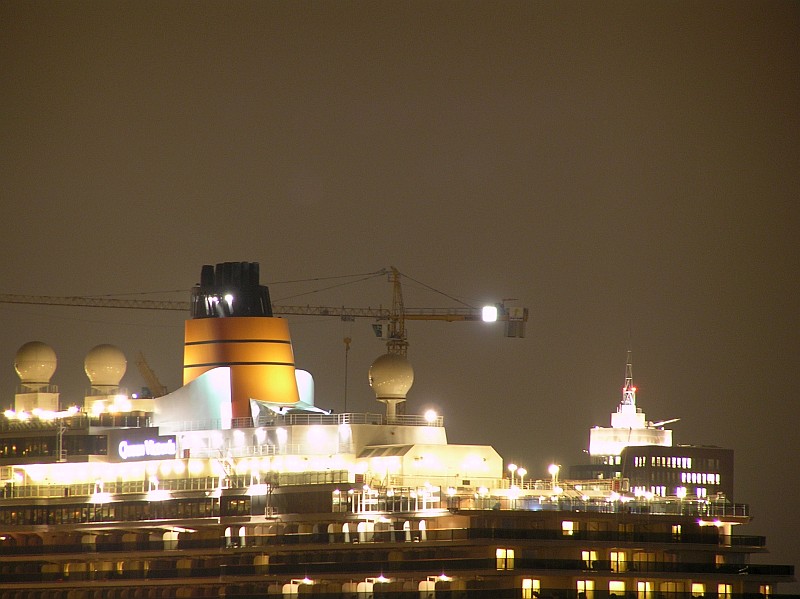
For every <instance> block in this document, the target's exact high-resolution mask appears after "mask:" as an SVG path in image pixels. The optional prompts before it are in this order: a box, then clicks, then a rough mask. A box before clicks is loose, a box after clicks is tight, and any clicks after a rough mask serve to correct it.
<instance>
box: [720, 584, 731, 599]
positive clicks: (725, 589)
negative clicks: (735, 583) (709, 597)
mask: <svg viewBox="0 0 800 599" xmlns="http://www.w3.org/2000/svg"><path fill="white" fill-rule="evenodd" d="M732 592H733V587H732V586H731V585H729V584H723V583H720V584H718V585H717V597H719V599H730V598H731V593H732Z"/></svg>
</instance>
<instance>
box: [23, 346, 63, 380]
mask: <svg viewBox="0 0 800 599" xmlns="http://www.w3.org/2000/svg"><path fill="white" fill-rule="evenodd" d="M57 364H58V360H57V359H56V352H55V351H54V350H53V348H52V347H50V346H49V345H47V344H46V343H42V342H41V341H31V342H29V343H26V344H25V345H23V346H22V347H20V348H19V349H18V350H17V355H16V357H15V358H14V369H15V370H16V371H17V375H19V380H20V381H21V382H22V384H23V385H27V386H31V385H47V384H49V383H50V378H51V377H52V376H53V373H54V372H55V371H56V366H57Z"/></svg>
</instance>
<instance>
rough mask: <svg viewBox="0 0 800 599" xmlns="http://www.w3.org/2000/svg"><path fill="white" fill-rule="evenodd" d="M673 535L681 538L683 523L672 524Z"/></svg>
mask: <svg viewBox="0 0 800 599" xmlns="http://www.w3.org/2000/svg"><path fill="white" fill-rule="evenodd" d="M672 536H673V537H674V538H675V539H680V538H681V525H680V524H673V525H672Z"/></svg>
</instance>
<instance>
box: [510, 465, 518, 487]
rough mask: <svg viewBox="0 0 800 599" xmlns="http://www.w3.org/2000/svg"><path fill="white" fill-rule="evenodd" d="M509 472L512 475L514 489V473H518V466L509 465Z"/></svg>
mask: <svg viewBox="0 0 800 599" xmlns="http://www.w3.org/2000/svg"><path fill="white" fill-rule="evenodd" d="M508 471H509V472H510V473H511V486H512V487H513V486H514V473H515V472H516V471H517V465H516V464H509V465H508Z"/></svg>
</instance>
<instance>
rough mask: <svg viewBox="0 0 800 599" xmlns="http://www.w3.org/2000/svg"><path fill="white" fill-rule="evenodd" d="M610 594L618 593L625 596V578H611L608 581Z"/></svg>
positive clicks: (619, 595)
mask: <svg viewBox="0 0 800 599" xmlns="http://www.w3.org/2000/svg"><path fill="white" fill-rule="evenodd" d="M608 594H609V595H617V596H618V597H624V596H625V581H623V580H609V581H608Z"/></svg>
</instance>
